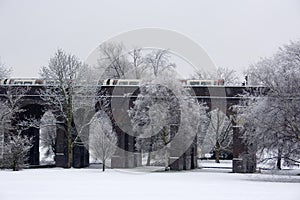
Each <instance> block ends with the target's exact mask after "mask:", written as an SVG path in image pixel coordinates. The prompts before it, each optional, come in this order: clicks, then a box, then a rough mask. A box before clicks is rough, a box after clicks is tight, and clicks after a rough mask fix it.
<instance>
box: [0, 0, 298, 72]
mask: <svg viewBox="0 0 300 200" xmlns="http://www.w3.org/2000/svg"><path fill="white" fill-rule="evenodd" d="M143 27H160V28H165V29H171V30H175V31H178V32H180V33H183V34H185V35H187V36H188V37H190V38H192V39H193V40H195V41H196V42H197V43H198V44H199V45H200V46H202V47H203V48H204V49H205V50H206V51H207V53H208V54H209V56H210V57H211V58H212V60H214V62H215V64H216V65H217V66H222V67H230V68H234V69H237V70H240V71H242V70H243V69H245V68H246V67H247V66H248V65H249V64H251V63H254V62H255V61H257V60H258V59H259V58H260V57H265V56H270V55H272V54H273V53H274V52H275V51H276V50H277V48H278V47H279V46H281V45H283V44H287V43H288V42H289V41H291V40H299V39H300V1H299V0H245V1H242V0H229V1H228V0H227V1H222V0H220V1H211V0H210V1H199V0H194V1H189V0H184V1H180V2H176V1H174V0H151V1H145V0H144V1H143V0H124V1H121V0H120V1H117V0H107V1H103V0H102V1H74V0H73V1H61V0H51V1H50V0H49V1H39V0H36V1H34V0H27V1H25V0H19V1H17V0H0V57H1V61H2V62H4V63H6V65H7V66H11V67H12V68H13V76H14V77H37V76H38V72H39V69H40V67H41V66H45V65H47V63H48V61H49V58H50V57H51V56H52V55H53V54H54V52H55V51H56V50H57V49H58V48H62V49H64V50H66V51H68V52H71V53H73V54H75V55H77V56H78V57H79V58H81V59H83V60H84V59H86V58H87V57H88V55H89V54H90V53H91V52H92V51H93V50H94V49H95V48H96V47H97V46H98V45H99V44H100V43H101V42H102V41H104V40H106V39H108V38H110V37H112V36H114V35H117V34H119V33H121V32H124V31H129V30H132V29H137V28H143Z"/></svg>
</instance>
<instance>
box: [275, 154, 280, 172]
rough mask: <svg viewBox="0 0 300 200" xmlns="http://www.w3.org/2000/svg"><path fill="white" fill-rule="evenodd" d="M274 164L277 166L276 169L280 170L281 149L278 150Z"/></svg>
mask: <svg viewBox="0 0 300 200" xmlns="http://www.w3.org/2000/svg"><path fill="white" fill-rule="evenodd" d="M276 166H277V169H279V170H281V150H278V156H277V163H276Z"/></svg>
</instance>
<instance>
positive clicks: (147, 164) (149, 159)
mask: <svg viewBox="0 0 300 200" xmlns="http://www.w3.org/2000/svg"><path fill="white" fill-rule="evenodd" d="M150 161H151V150H149V152H148V158H147V163H146V166H150V164H151V163H150Z"/></svg>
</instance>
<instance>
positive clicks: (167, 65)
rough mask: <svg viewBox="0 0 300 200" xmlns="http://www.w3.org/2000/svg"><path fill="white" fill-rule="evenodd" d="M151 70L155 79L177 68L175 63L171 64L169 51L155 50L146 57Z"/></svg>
mask: <svg viewBox="0 0 300 200" xmlns="http://www.w3.org/2000/svg"><path fill="white" fill-rule="evenodd" d="M145 60H146V62H147V64H148V65H149V68H150V70H151V71H152V73H153V75H154V76H155V77H158V76H159V74H160V73H162V72H164V71H167V70H170V69H173V68H175V67H176V64H175V63H171V62H170V54H169V51H168V50H165V49H164V50H162V49H158V50H153V51H152V52H151V53H149V54H147V55H146V57H145Z"/></svg>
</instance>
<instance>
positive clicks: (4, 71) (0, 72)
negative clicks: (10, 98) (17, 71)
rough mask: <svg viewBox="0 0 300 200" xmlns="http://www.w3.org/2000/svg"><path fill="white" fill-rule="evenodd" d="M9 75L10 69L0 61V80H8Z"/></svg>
mask: <svg viewBox="0 0 300 200" xmlns="http://www.w3.org/2000/svg"><path fill="white" fill-rule="evenodd" d="M10 73H11V69H10V68H8V67H6V65H5V64H4V63H3V62H1V59H0V79H1V78H8V77H9V76H10Z"/></svg>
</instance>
